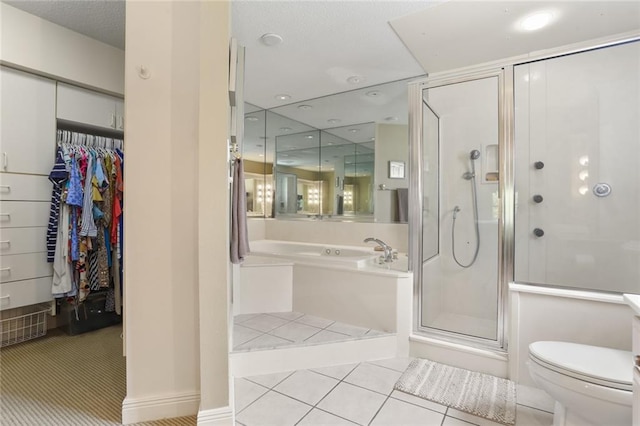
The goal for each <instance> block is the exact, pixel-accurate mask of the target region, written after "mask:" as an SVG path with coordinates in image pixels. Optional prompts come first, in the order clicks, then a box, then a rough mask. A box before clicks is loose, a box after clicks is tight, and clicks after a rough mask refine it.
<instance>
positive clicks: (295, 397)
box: [235, 358, 553, 426]
mask: <svg viewBox="0 0 640 426" xmlns="http://www.w3.org/2000/svg"><path fill="white" fill-rule="evenodd" d="M410 362H411V359H409V358H396V359H389V360H382V361H373V362H363V363H359V364H350V365H340V366H336V367H327V368H318V369H311V370H298V371H292V372H288V373H277V374H269V375H264V376H253V377H246V378H236V379H235V410H236V425H240V426H255V425H260V426H266V425H270V426H287V425H354V424H356V425H393V426H401V425H434V426H469V425H479V426H498V425H499V423H494V422H491V421H488V420H486V419H483V418H480V417H476V416H473V415H470V414H467V413H464V412H461V411H458V410H455V409H452V408H448V407H446V406H444V405H440V404H436V403H434V402H431V401H428V400H425V399H421V398H417V397H415V396H413V395H409V394H405V393H402V392H398V391H396V390H394V389H393V386H394V384H395V383H396V381H397V380H398V378H399V377H400V375H401V374H402V373H403V372H404V370H405V369H406V367H407V366H408V365H409V363H410ZM518 402H519V404H518V406H517V426H542V425H545V426H549V425H551V424H552V423H553V415H552V414H551V413H550V412H547V411H541V410H537V409H534V408H531V407H528V406H526V405H522V404H520V402H521V401H520V399H518Z"/></svg>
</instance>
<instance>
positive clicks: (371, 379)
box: [344, 362, 402, 395]
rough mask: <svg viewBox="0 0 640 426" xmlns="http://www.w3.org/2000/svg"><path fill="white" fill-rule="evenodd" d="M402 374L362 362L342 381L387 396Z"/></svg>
mask: <svg viewBox="0 0 640 426" xmlns="http://www.w3.org/2000/svg"><path fill="white" fill-rule="evenodd" d="M401 375H402V373H400V372H399V371H394V370H390V369H388V368H384V367H380V366H378V365H373V364H369V363H366V362H363V363H362V364H360V365H359V366H358V367H357V368H356V369H355V370H353V371H352V372H351V373H349V375H348V376H347V377H345V378H344V381H345V382H347V383H351V384H352V385H358V386H361V387H363V388H367V389H369V390H372V391H375V392H380V393H381V394H384V395H389V394H390V393H391V392H392V391H393V385H395V384H396V382H397V381H398V379H399V378H400V376H401Z"/></svg>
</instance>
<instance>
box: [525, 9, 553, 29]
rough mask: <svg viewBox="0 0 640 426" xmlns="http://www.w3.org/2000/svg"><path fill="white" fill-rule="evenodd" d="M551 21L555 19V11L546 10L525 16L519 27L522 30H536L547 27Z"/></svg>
mask: <svg viewBox="0 0 640 426" xmlns="http://www.w3.org/2000/svg"><path fill="white" fill-rule="evenodd" d="M551 21H553V13H551V12H549V11H546V10H544V11H540V12H535V13H532V14H531V15H528V16H525V17H524V18H522V19H521V20H520V21H519V22H518V27H519V28H520V29H521V30H522V31H536V30H539V29H541V28H544V27H546V26H547V25H549V24H550V23H551Z"/></svg>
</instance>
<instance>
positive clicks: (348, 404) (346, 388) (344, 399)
mask: <svg viewBox="0 0 640 426" xmlns="http://www.w3.org/2000/svg"><path fill="white" fill-rule="evenodd" d="M385 399H386V397H385V396H384V395H380V394H379V393H376V392H372V391H369V390H366V389H362V388H359V387H357V386H353V385H350V384H348V383H344V382H343V383H340V384H339V385H338V386H337V387H336V388H335V389H334V390H332V391H331V393H330V394H329V395H327V396H326V397H325V398H324V399H323V400H322V401H320V403H319V404H318V407H319V408H322V409H323V410H326V411H328V412H330V413H333V414H336V415H337V416H340V417H343V418H345V419H348V420H351V421H353V422H356V423H359V424H361V425H367V424H369V422H370V421H371V419H372V418H373V416H374V415H375V414H376V412H377V411H378V409H379V408H380V407H381V406H382V403H383V402H384V401H385Z"/></svg>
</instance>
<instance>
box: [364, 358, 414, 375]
mask: <svg viewBox="0 0 640 426" xmlns="http://www.w3.org/2000/svg"><path fill="white" fill-rule="evenodd" d="M414 359H415V358H390V359H381V360H378V361H370V362H371V364H375V365H379V366H382V367H386V368H390V369H392V370H396V371H399V372H401V373H404V371H405V370H406V369H407V367H408V366H409V364H411V361H413V360H414Z"/></svg>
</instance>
